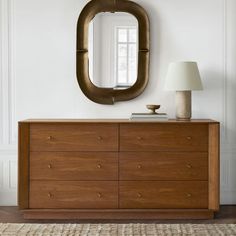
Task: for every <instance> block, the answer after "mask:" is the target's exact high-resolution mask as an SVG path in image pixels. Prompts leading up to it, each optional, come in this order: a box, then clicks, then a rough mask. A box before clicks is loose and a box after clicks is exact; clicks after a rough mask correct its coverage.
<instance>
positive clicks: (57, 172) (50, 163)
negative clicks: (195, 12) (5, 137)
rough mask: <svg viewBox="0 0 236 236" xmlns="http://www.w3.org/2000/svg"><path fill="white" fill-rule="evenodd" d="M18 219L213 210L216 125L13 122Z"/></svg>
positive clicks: (195, 214)
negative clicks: (16, 138) (16, 146)
mask: <svg viewBox="0 0 236 236" xmlns="http://www.w3.org/2000/svg"><path fill="white" fill-rule="evenodd" d="M18 189H19V193H18V200H19V208H20V209H21V210H22V211H23V214H24V217H25V218H26V219H204V218H212V217H213V216H214V212H215V211H217V210H218V209H219V123H218V122H216V121H213V120H192V121H189V122H183V121H176V120H169V121H165V122H141V121H139V122H136V121H135V122H134V121H129V120H25V121H21V122H19V188H18Z"/></svg>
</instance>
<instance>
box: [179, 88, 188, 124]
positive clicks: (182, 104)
mask: <svg viewBox="0 0 236 236" xmlns="http://www.w3.org/2000/svg"><path fill="white" fill-rule="evenodd" d="M176 119H177V120H180V121H181V120H182V121H189V120H190V119H191V91H176Z"/></svg>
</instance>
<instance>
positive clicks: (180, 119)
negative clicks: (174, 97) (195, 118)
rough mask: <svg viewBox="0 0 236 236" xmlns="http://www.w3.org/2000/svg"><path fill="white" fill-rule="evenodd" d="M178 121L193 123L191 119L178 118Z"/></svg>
mask: <svg viewBox="0 0 236 236" xmlns="http://www.w3.org/2000/svg"><path fill="white" fill-rule="evenodd" d="M176 120H177V121H191V118H176Z"/></svg>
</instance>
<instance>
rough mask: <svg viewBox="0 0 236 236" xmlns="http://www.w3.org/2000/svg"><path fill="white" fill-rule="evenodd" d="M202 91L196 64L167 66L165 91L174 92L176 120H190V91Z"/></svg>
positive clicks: (177, 63) (172, 64) (180, 63)
mask: <svg viewBox="0 0 236 236" xmlns="http://www.w3.org/2000/svg"><path fill="white" fill-rule="evenodd" d="M202 89H203V87H202V82H201V77H200V73H199V70H198V66H197V63H196V62H174V63H171V64H170V65H169V69H168V72H167V76H166V83H165V90H172V91H176V119H177V120H187V121H188V120H190V119H191V115H192V111H191V103H192V101H191V91H192V90H202Z"/></svg>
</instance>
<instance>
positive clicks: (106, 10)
mask: <svg viewBox="0 0 236 236" xmlns="http://www.w3.org/2000/svg"><path fill="white" fill-rule="evenodd" d="M76 67H77V79H78V83H79V85H80V87H81V90H82V91H83V93H84V94H85V95H86V96H87V97H88V98H89V99H90V100H92V101H94V102H97V103H101V104H114V103H115V102H117V101H125V100H130V99H133V98H135V97H137V96H138V95H140V94H141V93H142V92H143V90H144V89H145V87H146V85H147V82H148V71H149V21H148V17H147V14H146V12H145V11H144V9H143V8H142V7H141V6H139V5H138V4H136V3H134V2H131V1H128V0H92V1H90V2H89V3H88V4H87V5H86V6H85V7H84V9H83V10H82V12H81V14H80V17H79V20H78V26H77V61H76Z"/></svg>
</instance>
